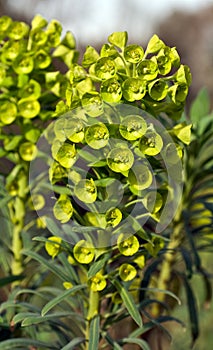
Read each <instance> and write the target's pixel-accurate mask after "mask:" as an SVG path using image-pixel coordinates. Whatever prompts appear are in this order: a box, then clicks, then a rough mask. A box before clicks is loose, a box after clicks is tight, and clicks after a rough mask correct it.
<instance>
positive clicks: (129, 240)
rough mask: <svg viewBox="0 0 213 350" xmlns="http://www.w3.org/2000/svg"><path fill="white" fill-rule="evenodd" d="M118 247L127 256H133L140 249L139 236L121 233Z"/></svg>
mask: <svg viewBox="0 0 213 350" xmlns="http://www.w3.org/2000/svg"><path fill="white" fill-rule="evenodd" d="M117 244H118V249H119V251H120V253H121V254H123V255H125V256H131V255H134V254H135V253H137V251H138V249H139V242H138V239H137V237H135V236H133V235H132V236H129V235H128V234H126V235H125V234H124V233H121V234H120V236H119V237H118V240H117Z"/></svg>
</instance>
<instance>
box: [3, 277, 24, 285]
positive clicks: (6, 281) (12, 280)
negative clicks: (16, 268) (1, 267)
mask: <svg viewBox="0 0 213 350" xmlns="http://www.w3.org/2000/svg"><path fill="white" fill-rule="evenodd" d="M23 278H24V276H8V277H4V278H1V279H0V288H1V287H4V286H6V285H7V284H10V283H12V282H14V281H18V280H22V279H23Z"/></svg>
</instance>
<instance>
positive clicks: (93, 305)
mask: <svg viewBox="0 0 213 350" xmlns="http://www.w3.org/2000/svg"><path fill="white" fill-rule="evenodd" d="M98 313H99V292H94V291H92V290H90V294H89V308H88V313H87V326H86V347H85V349H86V350H87V349H88V348H89V332H90V323H91V320H92V319H93V317H95V316H96V315H98Z"/></svg>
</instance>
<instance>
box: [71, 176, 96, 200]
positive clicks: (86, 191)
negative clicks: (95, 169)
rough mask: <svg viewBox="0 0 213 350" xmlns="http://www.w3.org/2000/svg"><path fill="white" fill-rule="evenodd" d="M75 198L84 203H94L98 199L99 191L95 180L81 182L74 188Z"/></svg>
mask: <svg viewBox="0 0 213 350" xmlns="http://www.w3.org/2000/svg"><path fill="white" fill-rule="evenodd" d="M74 194H75V196H76V197H77V198H78V199H79V200H80V201H81V202H84V203H88V204H89V203H93V202H95V201H96V198H97V189H96V186H95V183H94V181H93V179H90V180H87V179H86V180H80V181H79V182H78V183H77V184H76V185H75V187H74Z"/></svg>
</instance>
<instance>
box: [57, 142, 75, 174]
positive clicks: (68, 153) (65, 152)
mask: <svg viewBox="0 0 213 350" xmlns="http://www.w3.org/2000/svg"><path fill="white" fill-rule="evenodd" d="M55 159H56V160H57V161H58V162H59V163H60V164H61V165H62V166H63V167H64V168H68V169H69V168H71V166H72V165H73V164H74V163H75V161H76V149H75V146H74V145H71V144H70V143H67V142H65V143H63V144H62V145H59V149H58V151H57V152H56V154H55Z"/></svg>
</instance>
